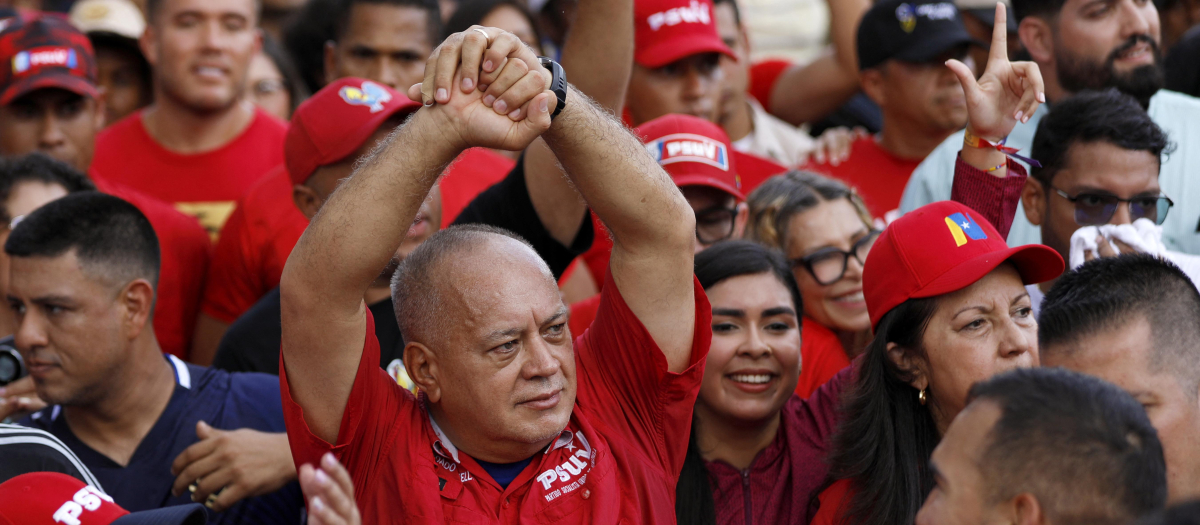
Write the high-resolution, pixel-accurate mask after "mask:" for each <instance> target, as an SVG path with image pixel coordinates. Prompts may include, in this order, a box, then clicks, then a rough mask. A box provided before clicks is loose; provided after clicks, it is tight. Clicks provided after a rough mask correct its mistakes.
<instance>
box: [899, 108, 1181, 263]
mask: <svg viewBox="0 0 1200 525" xmlns="http://www.w3.org/2000/svg"><path fill="white" fill-rule="evenodd" d="M1047 112H1048V109H1046V105H1045V104H1043V105H1042V106H1041V107H1039V108H1038V110H1037V112H1035V113H1034V114H1033V116H1032V117H1030V119H1029V122H1027V123H1025V124H1017V127H1015V128H1013V130H1012V133H1010V134H1009V135H1008V142H1007V144H1006V145H1008V146H1012V147H1014V148H1017V149H1018V150H1020V154H1021V155H1024V156H1029V155H1030V151H1029V150H1030V148H1031V146H1032V144H1033V134H1034V132H1035V131H1037V125H1038V122H1041V120H1042V117H1044V116H1045V115H1046V113H1047ZM1149 113H1150V118H1151V119H1153V120H1154V122H1155V123H1156V124H1158V125H1159V127H1161V128H1162V129H1163V131H1165V132H1166V133H1167V139H1168V140H1170V141H1171V142H1172V143H1174V144H1175V151H1174V152H1173V153H1171V155H1170V157H1167V158H1166V160H1165V161H1164V162H1163V165H1162V169H1161V170H1160V171H1159V176H1158V183H1159V185H1160V186H1161V187H1162V191H1163V193H1164V194H1166V195H1167V196H1168V197H1170V198H1171V200H1172V201H1174V202H1175V206H1174V207H1173V208H1171V213H1170V214H1169V215H1167V221H1166V222H1164V223H1163V238H1162V240H1163V243H1164V244H1165V245H1166V246H1167V249H1168V250H1172V251H1179V252H1184V253H1191V254H1200V233H1197V232H1196V229H1197V227H1198V226H1200V99H1196V98H1193V97H1189V96H1187V95H1183V94H1180V93H1175V92H1173V91H1167V90H1159V92H1158V93H1157V94H1155V95H1154V97H1153V98H1151V99H1150V111H1149ZM962 143H963V132H962V131H959V132H958V133H955V134H954V135H951V136H950V138H948V139H946V140H945V142H942V143H941V145H939V146H938V147H937V149H935V150H933V153H930V154H929V156H928V157H925V160H924V161H923V162H921V165H920V166H917V169H916V171H914V172H913V174H912V178H911V179H909V181H908V186H906V187H905V188H904V197H903V198H901V200H900V211H901V212H902V213H907V212H909V211H912V210H914V209H916V208H920V207H921V206H924V205H926V204H929V203H931V202H937V201H944V200H949V199H950V186H951V185H952V184H953V183H954V162H955V159H956V158H957V156H958V152H959V150H961V149H962ZM1027 167H1028V166H1027ZM1040 242H1042V233H1041V230H1040V229H1039V228H1038V227H1036V226H1034V225H1032V224H1030V223H1029V220H1028V219H1026V218H1025V210H1024V208H1022V207H1021V206H1020V204H1018V206H1017V216H1016V218H1015V219H1014V220H1013V224H1012V230H1011V232H1009V234H1008V244H1009V245H1010V246H1020V245H1023V244H1035V243H1040Z"/></svg>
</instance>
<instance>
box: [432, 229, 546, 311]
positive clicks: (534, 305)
mask: <svg viewBox="0 0 1200 525" xmlns="http://www.w3.org/2000/svg"><path fill="white" fill-rule="evenodd" d="M442 262H443V263H444V264H442V265H441V267H440V268H437V269H435V273H436V274H437V277H436V286H437V292H438V297H439V302H440V303H441V306H442V308H443V312H442V313H443V315H445V316H446V317H447V319H446V320H447V321H450V323H451V324H452V325H455V326H462V327H464V328H466V329H467V330H465V332H466V333H475V332H479V333H488V332H491V331H493V330H496V329H505V330H506V329H510V328H515V327H517V326H521V325H524V324H527V323H528V322H529V321H530V320H536V321H538V322H540V321H542V320H545V319H548V318H550V317H552V316H554V315H555V314H556V313H558V311H559V310H560V309H561V308H563V302H562V296H561V295H560V294H559V291H558V284H557V283H556V282H555V280H554V276H553V274H552V273H551V272H550V268H549V266H547V265H546V262H545V261H543V260H542V258H541V257H540V256H538V254H537V253H536V252H534V251H533V249H531V248H529V246H527V245H525V244H523V243H521V242H520V241H517V240H515V239H511V238H508V237H503V236H500V235H489V236H488V238H487V239H486V240H483V241H480V242H479V243H478V244H476V245H475V246H474V247H471V248H466V249H464V250H460V251H459V252H458V253H455V254H452V255H450V256H449V257H448V258H447V259H444V260H443V261H442Z"/></svg>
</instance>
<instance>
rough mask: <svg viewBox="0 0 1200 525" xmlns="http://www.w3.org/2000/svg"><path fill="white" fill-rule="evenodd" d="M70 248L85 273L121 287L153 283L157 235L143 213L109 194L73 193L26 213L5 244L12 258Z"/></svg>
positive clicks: (48, 254) (157, 257)
mask: <svg viewBox="0 0 1200 525" xmlns="http://www.w3.org/2000/svg"><path fill="white" fill-rule="evenodd" d="M72 250H74V252H75V256H76V257H77V258H78V259H79V262H80V264H81V265H82V266H83V269H84V271H85V272H87V273H88V274H89V275H90V276H92V277H99V278H103V279H105V280H107V281H109V284H111V285H116V286H124V285H125V284H127V283H128V282H130V281H133V280H135V279H146V280H147V281H150V283H151V284H153V285H154V286H155V287H157V286H158V269H159V264H160V255H159V246H158V237H157V236H156V235H155V234H154V228H153V227H152V226H150V221H149V220H147V219H146V216H145V215H142V212H140V211H138V209H137V208H136V207H134V206H133V205H132V204H130V203H128V202H125V201H124V200H121V199H120V198H118V197H114V196H112V195H105V194H103V193H99V192H95V191H82V192H78V193H72V194H70V195H67V196H66V197H63V198H61V199H58V200H55V201H52V202H49V203H47V204H46V205H45V206H42V207H41V208H38V209H37V210H35V211H34V212H33V213H30V214H29V215H26V216H25V218H24V219H23V220H21V222H19V223H18V224H17V226H16V227H15V228H13V230H12V233H10V234H9V236H8V241H6V242H5V243H4V251H5V253H7V254H8V255H9V256H11V257H59V256H61V255H64V254H66V253H67V252H69V251H72Z"/></svg>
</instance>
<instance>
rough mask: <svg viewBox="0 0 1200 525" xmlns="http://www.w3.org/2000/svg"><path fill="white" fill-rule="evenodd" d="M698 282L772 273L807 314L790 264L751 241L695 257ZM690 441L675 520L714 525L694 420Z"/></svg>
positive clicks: (677, 492)
mask: <svg viewBox="0 0 1200 525" xmlns="http://www.w3.org/2000/svg"><path fill="white" fill-rule="evenodd" d="M695 268H696V279H697V280H698V281H700V286H701V287H702V288H704V289H705V290H707V289H709V288H712V287H713V286H716V285H717V284H718V283H720V282H722V281H725V280H726V279H731V278H734V277H739V276H742V275H757V274H762V273H770V274H772V275H774V276H775V278H776V279H779V282H780V283H782V284H783V286H784V287H785V288H787V290H788V293H789V294H790V295H791V297H792V306H793V307H794V308H795V309H796V315H800V313H801V312H803V311H804V305H803V303H802V302H801V299H800V288H799V287H798V286H797V285H796V277H795V276H794V275H793V274H792V270H791V268H790V267H789V266H788V263H787V260H786V259H784V257H783V254H781V253H779V252H778V251H776V250H774V249H771V248H768V247H766V246H763V245H761V244H758V243H754V242H750V241H740V240H734V241H721V242H718V243H716V244H714V245H712V246H710V247H708V248H707V249H705V250H704V251H702V252H700V253H698V254H696V261H695ZM692 425H693V430H692V434H691V437H690V438H689V439H688V449H687V455H686V456H685V457H684V460H683V469H682V470H681V471H680V473H679V482H678V484H677V485H675V520H676V521H677V522H678V523H688V524H698V525H710V524H711V525H715V524H716V505H715V503H714V501H713V493H712V486H711V485H710V484H709V481H708V469H707V468H705V466H704V458H703V457H701V455H700V449H699V447H698V446H697V445H696V432H695V419H693V423H692Z"/></svg>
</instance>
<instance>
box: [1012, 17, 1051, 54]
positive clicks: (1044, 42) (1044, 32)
mask: <svg viewBox="0 0 1200 525" xmlns="http://www.w3.org/2000/svg"><path fill="white" fill-rule="evenodd" d="M1053 29H1054V28H1052V27H1050V22H1047V21H1046V20H1045V19H1043V18H1041V17H1038V16H1027V17H1025V19H1023V20H1021V24H1020V25H1019V26H1017V35H1018V36H1019V37H1020V38H1021V44H1022V45H1024V46H1025V50H1026V51H1029V56H1030V57H1032V58H1033V61H1034V62H1037V63H1039V64H1046V65H1049V64H1053V63H1054V33H1053Z"/></svg>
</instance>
